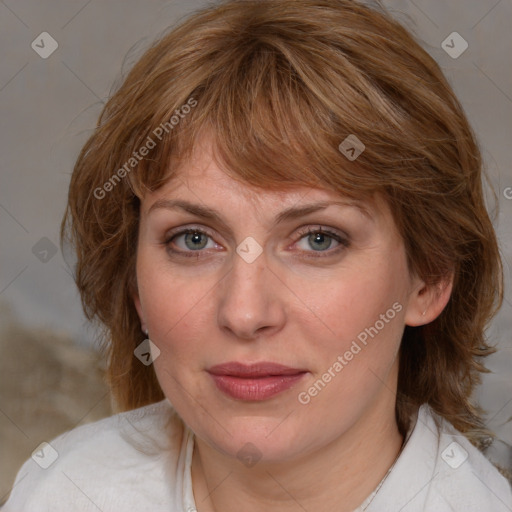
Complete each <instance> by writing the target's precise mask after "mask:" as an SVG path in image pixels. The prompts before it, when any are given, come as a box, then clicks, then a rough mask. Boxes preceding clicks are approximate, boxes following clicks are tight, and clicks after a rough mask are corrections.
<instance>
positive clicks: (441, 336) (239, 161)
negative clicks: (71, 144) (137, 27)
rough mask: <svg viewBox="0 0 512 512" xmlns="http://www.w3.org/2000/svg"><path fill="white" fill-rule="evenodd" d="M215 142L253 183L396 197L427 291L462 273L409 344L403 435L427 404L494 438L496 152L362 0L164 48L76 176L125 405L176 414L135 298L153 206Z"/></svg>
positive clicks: (113, 113) (259, 19) (247, 16)
mask: <svg viewBox="0 0 512 512" xmlns="http://www.w3.org/2000/svg"><path fill="white" fill-rule="evenodd" d="M187 104H188V105H194V108H189V109H188V110H187V109H185V108H184V105H187ZM184 112H187V113H186V115H185V114H184ZM173 116H174V118H175V119H174V120H172V118H173ZM178 117H179V120H178V122H176V119H177V118H178ZM206 129H208V130H209V131H210V132H211V133H212V134H213V135H214V138H215V148H216V152H217V156H218V158H219V162H222V163H223V164H224V165H225V168H226V172H228V173H229V174H230V175H231V176H232V177H234V178H236V179H239V180H242V181H243V182H245V183H249V184H252V185H256V186H260V187H264V188H267V189H278V188H285V187H286V186H289V185H300V184H302V185H310V186H317V187H318V186H320V187H325V188H328V189H330V190H333V191H337V192H339V193H340V194H344V195H347V196H351V197H356V198H362V197H366V196H368V195H371V194H374V193H379V194H382V196H383V197H384V198H385V199H386V200H387V202H388V204H389V206H390V208H391V210H392V213H393V217H394V220H395V222H396V224H397V226H398V229H399V231H400V233H401V235H402V237H403V240H404V243H405V248H406V252H407V257H408V263H409V268H410V271H411V272H414V273H416V274H417V275H419V276H420V277H421V278H422V279H423V280H424V281H425V282H427V283H437V282H439V280H440V279H442V278H443V277H446V276H447V275H449V274H450V273H451V272H453V276H454V284H453V291H452V295H451V298H450V300H449V302H448V304H447V306H446V308H445V309H444V310H443V312H442V313H441V314H440V316H439V317H438V318H437V319H436V320H435V321H433V322H431V323H430V324H428V325H425V326H421V327H406V329H405V332H404V336H403V339H402V344H401V348H400V370H399V383H398V395H397V402H396V414H397V421H398V425H399V428H400V429H401V431H402V432H404V431H405V429H406V428H407V425H408V421H409V418H410V414H411V413H412V412H413V411H415V410H416V409H417V407H418V406H419V405H421V404H422V403H425V402H426V403H428V404H430V405H431V406H432V407H433V409H434V410H435V411H437V412H438V413H439V414H441V415H442V416H443V417H445V418H446V419H447V420H448V421H450V422H451V423H452V424H453V425H454V426H455V427H456V428H457V429H459V430H460V431H462V432H464V433H466V435H468V437H469V438H470V439H472V440H473V441H474V442H475V440H476V439H479V438H481V436H482V433H483V432H484V429H483V423H482V420H481V419H480V414H481V411H480V410H479V408H477V407H476V406H475V405H474V404H472V403H471V401H470V394H471V392H472V390H473V388H474V386H475V384H476V383H478V382H479V376H480V372H482V371H485V368H484V366H483V365H482V362H481V358H482V357H484V356H486V355H488V354H490V353H491V352H492V351H493V350H494V349H493V348H492V347H490V346H489V345H488V344H487V342H486V339H485V338H484V334H483V332H484V327H485V326H486V324H487V322H488V321H489V320H490V318H491V317H492V316H493V315H494V313H495V312H496V310H497V309H498V307H499V306H500V305H501V300H502V268H501V260H500V256H499V251H498V246H497V241H496V236H495V233H494V230H493V226H492V224H491V221H490V219H489V216H488V213H487V211H486V208H485V204H484V199H483V191H482V162H481V156H480V152H479V149H478V146H477V143H476V141H475V137H474V134H473V133H472V130H471V128H470V126H469V124H468V121H467V119H466V117H465V115H464V112H463V110H462V107H461V105H460V103H459V102H458V100H457V99H456V97H455V95H454V93H453V91H452V89H451V87H450V85H449V84H448V82H447V80H446V79H445V77H444V76H443V74H442V72H441V70H440V68H439V67H438V65H437V64H436V63H435V62H434V60H433V59H432V58H431V57H430V56H429V55H428V54H427V53H426V52H425V51H424V50H423V49H422V48H421V47H420V45H419V44H418V43H417V42H415V40H414V39H413V37H412V36H411V35H410V34H409V32H408V31H407V30H406V29H404V28H403V27H402V26H401V25H400V24H399V23H397V22H396V21H394V20H393V19H392V18H391V16H390V15H389V14H387V13H386V12H385V11H382V12H380V11H379V10H377V9H372V8H369V7H367V6H365V5H363V4H361V3H358V2H355V1H351V0H278V1H267V0H263V1H261V0H248V1H247V0H245V1H244V0H232V1H224V2H220V3H217V5H216V6H213V7H208V8H206V9H204V10H202V11H199V12H197V13H196V14H194V15H193V16H191V17H190V18H188V19H187V20H186V21H185V22H184V23H182V24H181V25H180V26H178V27H177V28H175V29H173V30H172V31H171V32H170V33H169V34H167V35H165V36H164V37H163V38H161V39H160V40H159V41H158V42H157V43H156V44H154V46H152V47H151V48H150V49H149V50H148V51H147V52H146V53H145V54H144V55H143V57H142V58H141V59H140V60H139V61H138V62H137V63H136V65H135V66H134V67H133V69H132V70H131V72H130V73H129V74H128V76H127V77H126V79H125V80H124V82H123V83H122V85H121V87H120V88H119V90H118V91H117V92H116V93H115V94H114V95H113V96H112V97H111V98H110V100H109V101H108V103H107V104H106V105H105V107H104V109H103V112H102V114H101V116H100V119H99V121H98V125H97V127H96V130H95V131H94V133H93V135H92V136H91V137H90V139H89V140H88V141H87V143H86V144H85V146H84V148H83V149H82V151H81V153H80V155H79V157H78V160H77V162H76V165H75V168H74V172H73V175H72V179H71V185H70V189H69V203H68V207H67V212H66V215H65V217H64V220H63V223H62V240H66V239H67V237H68V238H69V240H70V241H71V242H72V243H73V244H74V245H75V247H76V251H77V255H78V261H77V267H76V281H77V285H78V288H79V290H80V294H81V298H82V303H83V306H84V310H85V312H86V315H87V317H88V318H89V319H97V320H99V321H100V322H101V323H102V324H103V325H104V328H105V331H104V333H105V341H106V344H105V345H106V348H107V350H108V363H109V367H108V376H109V381H110V384H111V387H112V391H113V395H114V397H115V398H116V400H117V402H118V404H119V407H120V408H121V409H130V408H135V407H138V406H142V405H145V404H148V403H151V402H155V401H157V400H160V399H162V398H163V394H162V391H161V389H160V386H159V384H158V382H157V379H156V377H155V374H154V371H153V368H152V366H150V367H146V366H144V365H142V364H140V362H139V361H138V360H137V359H136V358H135V357H134V355H133V351H134V349H135V347H136V346H137V345H138V344H139V343H140V342H141V341H142V339H143V335H142V333H141V327H140V321H139V318H138V316H137V313H136V310H135V307H134V305H133V302H132V298H131V293H132V291H133V289H134V286H136V282H135V260H136V247H137V231H138V219H139V206H140V198H141V197H143V195H144V193H145V191H146V190H155V189H156V188H158V187H159V186H161V185H162V184H163V183H164V182H166V181H167V180H168V179H171V178H172V176H173V172H174V170H175V169H176V168H177V165H178V162H179V161H180V160H183V159H185V158H187V156H189V155H190V152H191V150H192V148H193V146H194V142H195V141H196V140H197V136H198V134H199V132H200V131H201V130H206ZM159 130H160V131H159ZM161 132H162V133H161ZM157 134H158V135H162V134H163V135H165V136H161V137H158V136H157ZM349 135H355V136H356V137H357V138H358V139H360V140H361V141H362V142H363V143H364V145H365V146H366V149H365V150H364V152H363V153H362V154H361V155H360V156H359V157H358V158H357V160H354V161H349V160H348V159H347V158H346V157H345V155H343V154H342V152H340V150H339V149H338V146H339V145H340V143H341V142H342V141H343V140H344V139H345V138H346V137H347V136H349ZM160 139H161V140H160ZM149 140H151V141H152V142H153V143H154V147H153V144H150V143H149ZM143 146H146V147H150V146H151V149H150V150H149V152H148V153H146V152H144V153H146V155H145V156H142V153H143V152H142V151H141V150H140V148H142V147H143ZM135 152H137V155H138V156H137V158H136V157H135V156H134V155H135ZM139 157H140V158H139ZM130 159H132V160H130Z"/></svg>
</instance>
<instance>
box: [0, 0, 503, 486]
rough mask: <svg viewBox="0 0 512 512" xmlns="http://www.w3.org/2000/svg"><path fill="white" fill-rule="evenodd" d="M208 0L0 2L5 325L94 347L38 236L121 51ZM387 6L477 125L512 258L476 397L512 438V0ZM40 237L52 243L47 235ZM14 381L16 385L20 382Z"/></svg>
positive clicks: (0, 415)
mask: <svg viewBox="0 0 512 512" xmlns="http://www.w3.org/2000/svg"><path fill="white" fill-rule="evenodd" d="M205 3H206V2H204V1H191V0H187V1H184V0H182V1H171V2H163V1H158V0H148V1H144V2H142V1H138V2H137V1H135V0H125V1H121V0H109V1H108V2H107V1H99V0H89V1H87V0H74V1H64V0H45V1H39V2H37V1H35V0H5V1H0V48H2V65H1V68H0V109H1V115H0V119H1V123H2V124H1V135H2V137H1V140H0V151H1V153H0V154H1V155H2V158H1V161H0V162H1V163H0V165H1V170H0V177H1V187H0V231H1V240H2V250H1V255H0V258H1V259H0V308H1V309H0V311H1V313H2V317H1V318H2V321H3V322H4V325H7V324H9V325H12V323H13V322H18V323H19V325H21V326H23V327H26V328H30V329H32V330H33V331H32V332H36V333H37V332H52V333H56V334H55V336H61V335H62V336H69V337H71V338H72V339H73V340H74V341H75V342H76V343H77V344H80V345H82V346H90V345H91V343H92V340H93V339H94V331H93V330H92V329H91V328H90V327H88V326H87V324H86V322H85V320H84V318H83V315H82V312H81V306H80V301H79V297H78V294H77V292H76V290H75V286H74V283H73V280H72V278H71V276H70V274H69V270H68V268H67V264H66V261H68V262H70V261H71V259H70V257H69V256H66V257H65V258H64V257H63V255H62V254H61V253H60V250H57V252H56V254H55V255H53V256H52V257H50V256H51V252H49V253H48V254H47V255H46V257H47V258H49V259H48V261H46V262H45V261H44V254H43V253H42V252H41V247H42V249H43V250H44V249H46V250H50V251H51V249H52V247H53V246H56V248H58V245H59V242H58V230H59V225H60V220H61V217H62V214H63V212H64V207H65V201H66V195H67V187H68V183H69V178H70V173H71V169H72V166H73V162H74V159H75V158H76V156H77V154H78V151H79V149H80V148H81V146H82V145H83V143H84V142H85V141H86V139H87V137H88V136H89V134H90V133H91V130H92V129H93V128H94V125H95V122H96V119H97V117H98V115H99V113H100V110H101V108H102V106H103V102H104V101H105V98H106V97H107V96H108V95H109V93H110V91H111V90H112V86H113V85H114V84H118V83H119V78H120V76H121V71H122V66H123V62H124V71H126V69H128V68H129V67H130V65H131V64H133V62H134V61H135V60H136V58H137V57H138V56H140V55H141V53H142V51H143V50H144V49H145V48H146V47H147V45H148V44H149V43H150V42H151V41H152V40H154V38H155V37H157V36H158V35H160V34H162V32H163V31H164V30H165V29H167V28H168V27H169V26H170V25H173V24H175V23H176V22H177V21H178V20H179V19H180V18H181V17H182V16H184V15H185V14H186V13H188V12H190V11H192V10H194V9H195V8H197V7H199V6H202V5H204V4H205ZM384 5H386V6H387V7H388V8H390V9H391V11H392V12H393V14H394V15H395V16H396V17H397V18H398V19H399V20H400V21H401V22H403V23H404V24H405V25H406V26H407V27H408V28H409V29H410V30H411V31H413V32H414V33H415V35H416V36H417V37H418V38H419V40H420V41H421V43H422V45H423V46H424V47H425V48H426V49H427V51H429V53H430V54H431V55H432V56H433V57H434V58H435V59H436V61H437V62H438V63H439V64H440V65H441V67H442V68H443V70H444V72H445V74H446V75H447V77H448V79H449V80H450V82H451V83H452V85H453V87H454V89H455V92H456V94H457V95H458V97H459V98H460V100H461V102H462V104H463V106H464V108H465V110H466V112H467V115H468V117H469V119H470V122H471V123H472V125H473V127H474V129H475V131H476V133H477V136H478V138H479V141H480V145H481V148H482V151H483V155H484V158H485V163H486V166H487V169H488V172H489V174H490V177H491V183H492V187H493V188H494V190H495V191H496V194H497V199H498V201H497V204H495V203H494V202H493V199H492V196H491V195H490V194H489V199H490V201H489V208H490V210H492V211H493V212H494V211H496V209H497V208H498V209H499V214H498V215H497V216H496V220H495V226H496V229H497V231H498V235H499V238H500V243H501V247H502V251H503V257H504V260H505V273H506V284H507V290H506V301H505V303H504V305H503V308H502V309H501V311H500V312H499V315H498V316H497V317H496V319H495V321H494V322H493V323H492V325H491V327H490V331H489V335H490V336H491V339H492V340H493V341H495V342H497V343H498V346H499V348H500V353H499V355H495V356H492V357H491V358H490V359H489V360H488V367H489V368H490V369H491V370H492V371H493V373H491V374H489V375H487V376H485V378H484V384H483V386H482V387H481V388H480V389H479V391H478V395H479V397H480V398H481V401H482V404H483V405H484V407H485V408H486V409H487V410H488V419H489V425H490V426H491V427H492V428H494V430H495V431H496V432H497V433H498V434H499V435H500V436H501V438H502V439H504V440H505V441H507V442H508V443H510V444H512V426H511V424H510V423H509V424H508V425H505V422H506V420H507V419H508V418H510V417H512V378H511V377H512V343H511V338H510V332H511V328H512V315H511V309H512V306H511V303H512V294H511V291H510V268H509V264H510V262H511V261H512V245H511V242H510V241H511V231H512V227H511V226H512V222H511V218H512V189H508V188H507V187H512V171H511V163H512V162H511V160H512V151H511V148H510V145H511V142H510V135H511V133H512V130H511V125H512V115H511V114H512V83H511V82H512V77H511V66H510V55H511V53H512V52H511V50H512V45H511V31H510V23H511V21H512V0H484V1H482V0H451V1H448V2H447V1H445V0H415V1H411V0H389V1H384ZM44 31H46V32H48V33H50V34H51V36H52V37H53V38H54V39H55V40H56V41H57V42H58V45H59V46H58V49H57V50H56V51H55V52H54V53H53V54H52V55H51V56H50V57H49V58H47V59H43V58H41V57H40V56H39V55H38V54H37V53H36V52H35V51H34V50H33V49H32V48H31V43H32V41H33V40H35V39H36V37H37V36H38V35H39V34H41V33H42V32H44ZM453 31H456V32H458V33H459V34H460V35H461V36H462V37H463V38H464V39H465V40H466V41H467V42H468V44H469V47H468V49H467V50H466V51H465V52H464V53H463V54H462V55H461V56H460V57H458V58H457V59H454V58H452V57H450V56H449V55H448V54H447V53H446V52H445V51H444V50H443V49H442V48H441V43H442V41H443V40H445V38H446V37H447V36H448V35H449V34H450V33H452V32H453ZM507 190H508V191H509V194H508V199H507ZM44 237H45V238H47V239H48V240H49V241H50V242H48V240H45V241H43V242H41V241H40V240H41V239H42V238H44ZM36 244H38V245H36ZM41 244H42V245H41ZM34 246H35V249H34ZM38 249H39V250H38ZM41 258H43V261H41ZM34 330H35V331H34ZM48 330H50V331H48ZM8 352H9V353H8V354H5V353H4V354H3V357H4V358H5V357H7V358H12V359H13V360H14V359H16V360H17V364H18V365H21V366H19V368H20V372H21V374H22V376H23V377H22V378H24V379H25V378H26V379H30V374H31V371H32V367H31V366H29V363H28V362H27V363H26V366H25V367H24V366H23V364H24V361H25V358H26V354H23V353H22V352H21V351H20V350H17V349H16V347H14V349H10V350H9V351H8ZM27 360H28V359H27ZM20 361H21V363H20ZM33 364H37V363H36V362H34V361H32V362H31V363H30V365H33ZM12 393H14V394H16V389H15V388H13V391H12ZM2 396H5V393H4V395H2ZM92 403H94V400H93V402H92ZM77 407H78V409H80V404H78V405H77ZM90 407H91V403H84V404H83V415H86V414H87V411H88V410H89V408H90ZM6 410H7V409H6V407H3V403H0V427H1V426H2V422H3V423H5V424H6V425H10V427H9V428H12V425H11V424H14V423H15V421H14V420H13V419H12V418H11V417H9V414H7V412H6ZM79 412H80V411H79ZM83 415H82V417H83ZM34 447H35V445H34ZM1 490H2V489H1V488H0V495H1Z"/></svg>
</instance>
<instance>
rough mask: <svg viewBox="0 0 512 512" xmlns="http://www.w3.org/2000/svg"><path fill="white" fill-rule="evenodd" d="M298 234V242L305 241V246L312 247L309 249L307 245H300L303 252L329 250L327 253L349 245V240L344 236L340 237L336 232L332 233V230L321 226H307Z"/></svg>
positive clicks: (335, 251)
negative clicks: (299, 236)
mask: <svg viewBox="0 0 512 512" xmlns="http://www.w3.org/2000/svg"><path fill="white" fill-rule="evenodd" d="M300 234H301V235H302V236H301V238H300V239H299V242H301V241H305V242H306V244H307V247H310V248H311V249H313V250H312V251H310V250H308V249H307V247H302V249H303V250H304V251H305V252H313V253H314V252H317V253H324V252H329V254H333V253H337V252H338V250H341V249H343V248H346V247H348V246H349V242H348V240H347V239H346V238H344V237H342V236H341V235H340V234H338V233H334V232H333V231H329V230H328V229H323V228H321V227H318V228H308V229H307V230H306V231H305V232H304V231H303V232H302V233H300ZM299 242H298V243H299ZM333 243H334V244H336V245H335V246H334V248H333V247H332V246H333ZM340 246H341V247H340ZM329 249H332V250H329Z"/></svg>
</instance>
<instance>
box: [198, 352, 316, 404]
mask: <svg viewBox="0 0 512 512" xmlns="http://www.w3.org/2000/svg"><path fill="white" fill-rule="evenodd" d="M208 373H209V374H210V375H211V376H212V378H213V380H214V382H215V384H216V386H217V388H218V389H219V390H220V391H222V392H223V393H225V394H226V395H228V396H230V397H231V398H234V399H237V400H248V401H261V400H266V399H268V398H271V397H273V396H275V395H277V394H279V393H282V392H283V391H285V390H287V389H289V388H291V387H292V386H293V385H294V384H296V383H297V382H298V381H299V380H301V379H302V378H303V377H304V375H305V374H306V373H307V370H304V369H300V368H291V367H289V366H284V365H281V364H277V363H271V362H267V361H263V362H260V363H255V364H248V365H246V364H243V363H238V362H229V363H224V364H219V365H216V366H213V367H211V368H210V369H209V370H208Z"/></svg>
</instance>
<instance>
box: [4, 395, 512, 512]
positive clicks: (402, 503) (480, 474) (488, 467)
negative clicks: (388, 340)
mask: <svg viewBox="0 0 512 512" xmlns="http://www.w3.org/2000/svg"><path fill="white" fill-rule="evenodd" d="M436 420H437V423H439V427H438V426H437V423H436ZM193 449H194V434H193V432H192V431H191V430H190V429H189V428H188V427H187V426H185V425H184V424H183V422H182V420H181V419H180V418H179V417H178V415H177V413H176V411H175V410H174V409H173V407H172V405H171V404H170V403H169V401H167V400H163V401H161V402H158V403H156V404H153V405H149V406H146V407H141V408H139V409H136V410H133V411H129V412H126V413H122V414H117V415H115V416H112V417H110V418H106V419H104V420H101V421H97V422H95V423H91V424H88V425H84V426H81V427H78V428H76V429H74V430H71V431H70V432H67V433H65V434H63V435H61V436H59V437H57V438H56V439H55V440H53V441H51V442H50V443H49V444H44V445H42V446H41V447H40V449H39V450H36V451H35V452H34V453H33V454H32V458H31V459H29V460H28V461H27V462H25V464H24V465H23V466H22V468H21V469H20V471H19V473H18V475H17V477H16V482H15V484H14V487H13V489H12V493H11V496H10V498H9V500H8V501H7V503H6V504H5V506H4V507H3V508H2V511H3V512H43V511H44V512H49V511H51V512H69V511H70V510H77V511H78V510H79V511H81V512H98V510H99V511H101V512H120V511H131V510H133V511H137V512H142V511H148V512H164V511H165V512H194V511H195V510H196V509H195V502H194V496H193V492H192V480H191V472H190V467H191V461H192V452H193ZM45 467H46V469H44V468H45ZM365 507H366V508H365ZM359 510H365V512H397V511H400V512H454V511H460V512H511V511H512V490H511V487H510V485H509V484H508V482H507V480H506V479H505V478H504V477H503V476H501V474H500V473H499V472H498V471H497V470H496V468H495V467H494V466H493V465H492V464H491V463H490V462H489V461H488V460H487V459H486V458H485V456H484V455H483V454H482V453H481V452H480V451H479V450H478V449H477V448H475V447H474V446H473V445H472V444H471V443H469V441H467V439H466V438H465V437H464V436H463V435H462V434H460V433H458V432H457V431H456V430H455V429H454V428H453V427H452V426H451V425H450V424H449V423H447V422H446V421H444V420H443V419H442V418H440V417H439V416H437V415H436V414H435V413H433V411H432V410H431V409H430V407H428V406H427V405H423V406H422V407H421V408H420V410H419V413H418V418H417V421H416V423H415V425H414V426H413V428H412V430H411V432H410V433H409V436H408V439H407V442H406V444H405V446H404V449H403V451H402V453H401V454H400V457H399V458H398V460H397V461H396V463H395V465H394V466H393V468H392V470H391V471H390V473H389V474H388V476H387V478H385V479H384V481H383V482H382V486H381V487H380V489H379V490H378V493H377V494H375V495H374V496H370V497H369V498H368V499H367V500H365V503H364V504H363V505H361V507H359V509H358V511H359Z"/></svg>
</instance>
